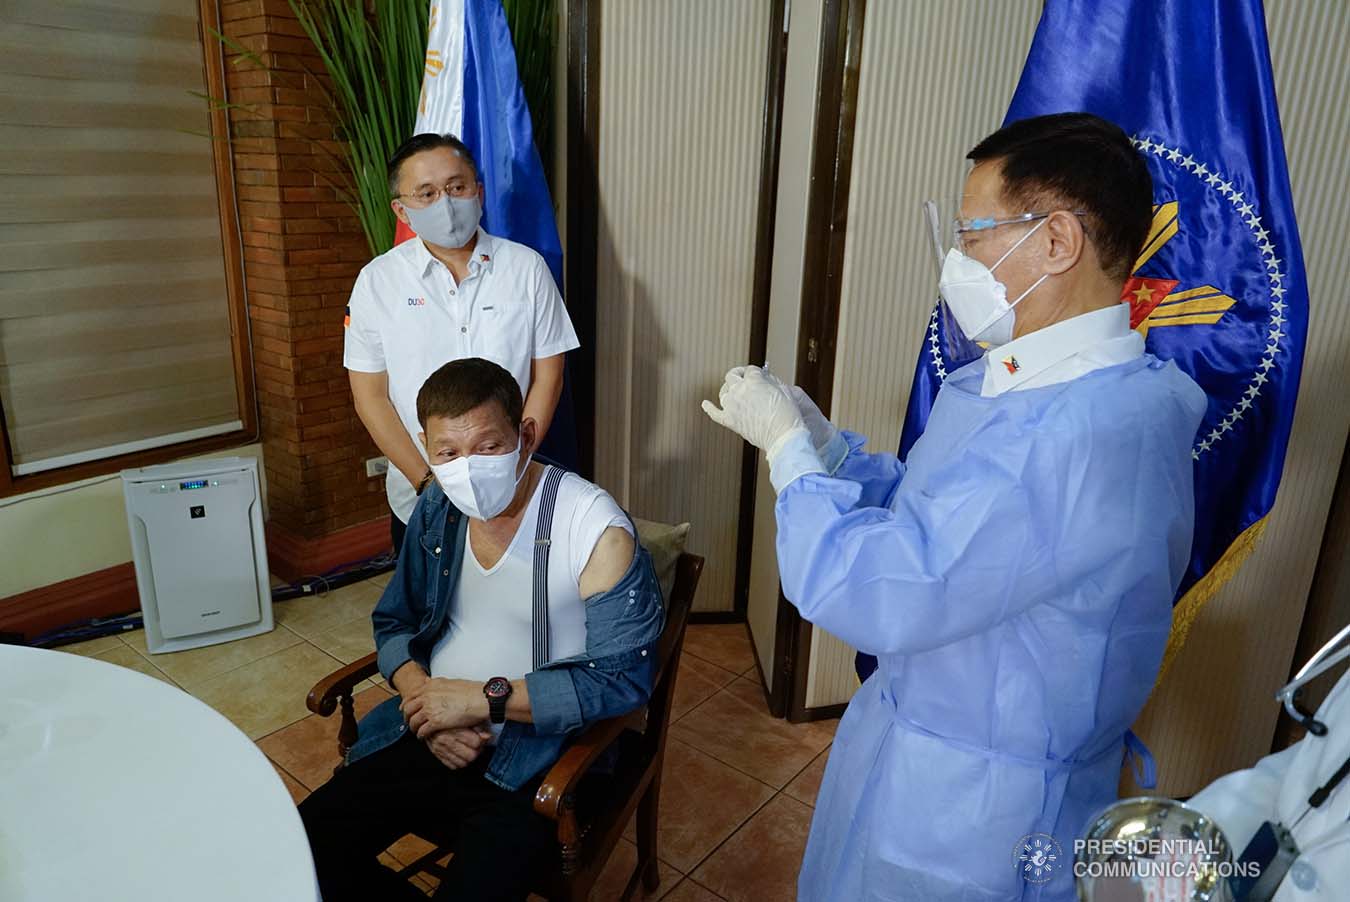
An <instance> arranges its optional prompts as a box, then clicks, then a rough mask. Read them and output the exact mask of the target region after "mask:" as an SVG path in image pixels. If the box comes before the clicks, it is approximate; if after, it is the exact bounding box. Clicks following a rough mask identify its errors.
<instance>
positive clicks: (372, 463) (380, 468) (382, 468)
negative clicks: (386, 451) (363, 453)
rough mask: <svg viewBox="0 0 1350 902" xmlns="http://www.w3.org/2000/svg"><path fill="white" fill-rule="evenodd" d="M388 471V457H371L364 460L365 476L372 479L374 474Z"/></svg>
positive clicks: (377, 474) (378, 474) (379, 474)
mask: <svg viewBox="0 0 1350 902" xmlns="http://www.w3.org/2000/svg"><path fill="white" fill-rule="evenodd" d="M388 472H389V458H387V457H372V458H371V459H370V460H368V461H366V478H367V479H372V478H374V477H376V476H383V475H384V474H385V473H388Z"/></svg>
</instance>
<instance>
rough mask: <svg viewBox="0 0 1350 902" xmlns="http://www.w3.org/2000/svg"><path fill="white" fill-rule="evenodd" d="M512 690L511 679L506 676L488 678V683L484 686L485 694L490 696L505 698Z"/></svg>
mask: <svg viewBox="0 0 1350 902" xmlns="http://www.w3.org/2000/svg"><path fill="white" fill-rule="evenodd" d="M510 692H511V681H510V680H508V679H506V678H505V677H493V678H492V679H490V680H488V682H487V685H486V686H484V687H483V694H484V695H486V696H487V697H488V698H504V697H505V696H507V695H509V694H510Z"/></svg>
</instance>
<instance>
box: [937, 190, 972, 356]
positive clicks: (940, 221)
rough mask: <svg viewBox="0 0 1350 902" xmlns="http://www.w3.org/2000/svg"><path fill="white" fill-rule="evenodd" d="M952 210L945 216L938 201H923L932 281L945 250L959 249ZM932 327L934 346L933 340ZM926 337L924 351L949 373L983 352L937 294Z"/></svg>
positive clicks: (940, 266) (938, 277) (945, 253)
mask: <svg viewBox="0 0 1350 902" xmlns="http://www.w3.org/2000/svg"><path fill="white" fill-rule="evenodd" d="M955 209H956V207H955V205H952V206H949V207H948V208H947V211H946V212H947V214H948V215H947V216H946V217H944V215H943V213H944V211H943V210H942V208H941V207H939V205H938V203H937V201H932V200H929V201H924V204H923V217H924V232H925V233H926V235H927V240H928V245H929V248H930V250H931V252H932V255H933V280H934V284H936V283H937V281H938V280H940V279H941V277H942V266H943V264H944V263H945V262H946V259H947V252H948V251H949V250H951V249H952V248H954V247H955V248H956V249H957V250H960V247H959V246H958V244H957V233H956V231H955V228H954V226H953V225H952V223H953V222H954V219H953V218H952V217H951V215H950V214H951V212H952V211H954V210H955ZM944 225H945V228H944ZM935 329H936V338H937V342H936V345H935V344H934V341H933V339H934V330H935ZM925 340H926V342H927V344H928V347H927V350H928V351H929V352H932V353H934V354H937V355H940V356H941V361H940V362H941V364H942V369H943V370H944V371H945V372H948V373H950V372H952V371H953V370H955V369H956V368H958V367H960V366H962V365H964V364H967V363H969V362H970V361H972V360H974V359H976V358H977V357H979V356H980V355H981V354H983V353H984V349H983V348H981V347H980V346H979V345H978V344H976V343H975V342H973V341H971V340H970V339H969V338H967V337H966V334H965V333H964V332H962V331H961V326H960V325H959V324H958V323H957V322H956V317H955V316H954V315H953V314H952V311H951V308H950V307H948V306H947V302H946V301H945V300H943V298H942V295H941V294H940V293H939V294H938V296H937V304H936V306H935V307H934V309H933V315H932V317H931V318H930V319H929V322H928V332H927V335H926V337H925Z"/></svg>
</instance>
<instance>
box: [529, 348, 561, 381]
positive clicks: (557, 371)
mask: <svg viewBox="0 0 1350 902" xmlns="http://www.w3.org/2000/svg"><path fill="white" fill-rule="evenodd" d="M566 356H567V355H565V354H554V355H553V356H552V357H536V358H534V359H533V360H531V361H530V384H531V385H533V384H534V383H535V382H538V381H539V380H541V379H545V380H549V379H561V378H562V374H563V360H564V358H565V357H566Z"/></svg>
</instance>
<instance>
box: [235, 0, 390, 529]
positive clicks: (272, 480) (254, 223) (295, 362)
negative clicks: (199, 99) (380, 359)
mask: <svg viewBox="0 0 1350 902" xmlns="http://www.w3.org/2000/svg"><path fill="white" fill-rule="evenodd" d="M220 9H221V21H222V29H221V30H222V32H223V33H224V34H225V35H226V36H227V37H230V38H232V39H234V40H236V41H238V42H239V43H240V44H241V45H243V46H244V47H247V48H248V49H249V50H250V51H252V52H253V53H256V54H257V55H258V56H260V57H261V58H262V60H263V62H264V63H265V64H266V67H265V68H260V67H259V66H257V65H255V64H253V63H251V62H249V61H248V60H247V59H241V57H240V56H239V55H238V54H235V53H233V52H232V51H230V50H229V49H228V48H226V89H227V95H228V96H227V99H228V100H229V101H230V102H231V103H232V104H240V105H243V106H244V107H246V108H244V109H232V110H231V111H230V123H231V125H230V127H231V131H232V135H233V142H232V145H233V156H234V169H235V182H236V186H237V188H236V190H237V192H238V201H239V219H240V227H241V229H242V231H243V241H244V281H245V284H246V286H247V291H248V316H249V323H250V327H251V330H252V340H253V362H254V375H255V381H256V385H257V390H258V406H259V414H260V420H261V431H262V443H263V462H264V465H265V467H266V470H267V484H268V507H269V512H270V524H269V527H270V528H272V529H276V528H281V529H284V530H285V531H287V532H289V533H290V534H292V535H293V536H295V537H298V538H301V539H306V540H312V539H317V538H321V537H323V536H326V535H328V534H330V533H333V532H335V531H337V530H339V529H342V528H344V527H348V526H352V525H354V524H357V523H362V522H365V521H368V520H373V519H375V518H378V517H380V516H383V515H384V514H386V513H387V512H388V508H387V506H386V503H385V500H384V483H383V479H381V478H376V479H367V478H366V474H365V460H366V458H369V457H375V456H378V455H379V453H380V452H379V451H378V450H377V449H376V447H375V445H374V443H373V442H372V441H371V440H370V437H369V436H368V435H367V433H366V430H365V428H364V427H363V426H362V425H361V422H360V420H358V419H357V417H356V412H355V410H354V409H353V407H352V399H351V391H350V389H349V387H348V384H347V373H346V370H344V369H343V367H342V317H343V311H344V308H345V306H346V304H347V299H348V296H349V294H350V292H351V287H352V282H353V281H354V280H355V278H356V274H357V272H358V271H359V270H360V269H361V267H362V266H363V265H364V264H365V263H366V262H367V261H368V260H369V259H370V251H369V249H368V248H367V246H366V241H365V237H364V236H363V235H362V233H361V228H360V226H359V224H358V222H357V219H356V216H355V214H354V213H353V212H352V210H351V208H350V207H348V206H347V205H346V204H345V203H342V202H341V201H340V200H339V195H338V192H337V190H336V189H335V187H334V185H336V184H340V183H341V181H342V174H341V165H342V164H341V163H340V162H339V160H340V158H341V155H342V152H343V151H342V146H341V145H340V144H339V143H338V142H336V141H335V140H334V137H335V135H334V128H333V117H332V114H331V107H330V105H329V103H328V101H327V99H326V98H325V95H324V92H323V90H322V86H321V85H320V84H317V83H316V82H315V78H316V77H324V76H323V73H324V69H323V62H322V61H321V60H320V59H319V56H318V54H317V53H316V51H315V50H314V47H313V45H312V44H311V43H310V42H309V39H308V38H306V37H305V34H304V31H303V30H302V29H301V28H300V24H299V23H298V22H297V21H296V20H295V17H294V16H293V15H292V14H291V10H290V7H289V5H288V4H287V2H286V0H223V2H222V3H221V4H220ZM208 39H209V37H208Z"/></svg>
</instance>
